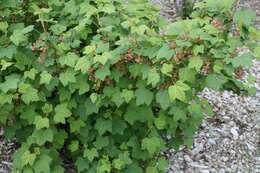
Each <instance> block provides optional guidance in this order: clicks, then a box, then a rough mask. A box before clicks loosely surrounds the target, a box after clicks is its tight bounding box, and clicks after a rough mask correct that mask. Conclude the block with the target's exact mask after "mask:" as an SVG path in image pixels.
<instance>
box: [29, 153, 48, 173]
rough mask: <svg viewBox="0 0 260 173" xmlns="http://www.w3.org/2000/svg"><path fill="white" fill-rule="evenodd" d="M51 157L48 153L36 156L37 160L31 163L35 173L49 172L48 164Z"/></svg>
mask: <svg viewBox="0 0 260 173" xmlns="http://www.w3.org/2000/svg"><path fill="white" fill-rule="evenodd" d="M51 161H52V158H51V157H49V156H48V155H46V154H44V155H41V156H40V157H38V160H37V161H36V162H35V164H34V165H33V169H34V171H35V173H50V172H51V170H50V164H51Z"/></svg>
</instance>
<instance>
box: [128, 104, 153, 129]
mask: <svg viewBox="0 0 260 173" xmlns="http://www.w3.org/2000/svg"><path fill="white" fill-rule="evenodd" d="M124 118H125V120H126V121H127V122H128V123H129V124H131V125H133V124H134V123H135V122H136V121H140V122H146V121H151V120H152V119H153V112H152V110H151V108H149V107H146V106H138V107H137V106H135V105H130V106H128V108H127V111H126V113H125V115H124Z"/></svg>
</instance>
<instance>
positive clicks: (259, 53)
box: [254, 45, 260, 59]
mask: <svg viewBox="0 0 260 173" xmlns="http://www.w3.org/2000/svg"><path fill="white" fill-rule="evenodd" d="M254 55H255V57H256V58H257V59H260V45H259V46H257V47H255V49H254Z"/></svg>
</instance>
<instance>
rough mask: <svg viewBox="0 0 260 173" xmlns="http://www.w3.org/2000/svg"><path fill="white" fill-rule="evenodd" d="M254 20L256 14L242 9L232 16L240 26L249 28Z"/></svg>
mask: <svg viewBox="0 0 260 173" xmlns="http://www.w3.org/2000/svg"><path fill="white" fill-rule="evenodd" d="M255 20H256V13H255V11H253V10H250V9H242V10H238V11H236V13H235V15H234V21H235V22H236V23H237V24H238V25H240V26H242V25H244V26H250V25H252V24H253V22H254V21H255Z"/></svg>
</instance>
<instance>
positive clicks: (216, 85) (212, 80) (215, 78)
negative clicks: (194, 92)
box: [205, 74, 227, 90]
mask: <svg viewBox="0 0 260 173" xmlns="http://www.w3.org/2000/svg"><path fill="white" fill-rule="evenodd" d="M226 82H227V78H226V77H225V76H223V75H217V74H211V75H208V76H207V77H206V81H205V83H206V86H207V87H209V88H212V89H215V90H219V89H221V88H222V86H223V84H225V83H226Z"/></svg>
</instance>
